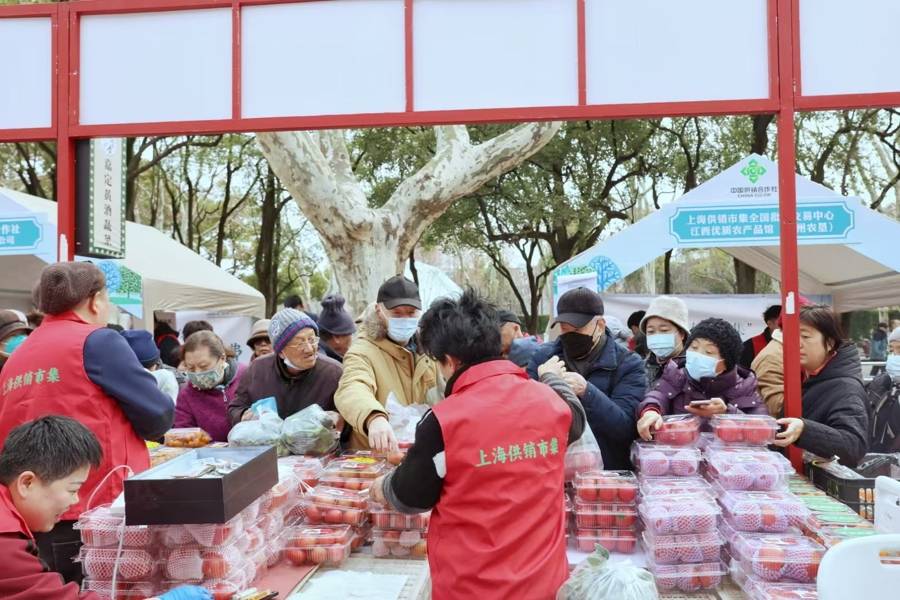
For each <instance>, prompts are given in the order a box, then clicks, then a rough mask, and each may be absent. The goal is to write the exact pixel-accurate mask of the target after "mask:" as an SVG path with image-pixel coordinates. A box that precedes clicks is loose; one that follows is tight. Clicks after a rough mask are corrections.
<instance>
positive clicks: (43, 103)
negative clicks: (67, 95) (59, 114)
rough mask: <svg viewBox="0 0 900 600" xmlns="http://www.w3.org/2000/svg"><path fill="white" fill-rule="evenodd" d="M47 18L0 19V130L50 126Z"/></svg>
mask: <svg viewBox="0 0 900 600" xmlns="http://www.w3.org/2000/svg"><path fill="white" fill-rule="evenodd" d="M51 29H52V28H51V21H50V18H49V17H36V18H31V17H28V18H15V19H0V56H2V57H4V58H3V60H0V81H2V82H3V84H0V129H28V128H32V127H51V126H52V125H53V123H52V119H53V116H52V115H53V112H52V106H53V92H52V90H53V83H52V82H53V58H52V56H51V55H52V48H53V45H52V31H51Z"/></svg>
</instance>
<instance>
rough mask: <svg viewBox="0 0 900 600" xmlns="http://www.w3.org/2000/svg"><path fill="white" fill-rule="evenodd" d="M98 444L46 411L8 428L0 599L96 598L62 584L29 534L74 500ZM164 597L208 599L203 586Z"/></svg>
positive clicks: (1, 495)
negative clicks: (10, 428) (9, 430)
mask: <svg viewBox="0 0 900 600" xmlns="http://www.w3.org/2000/svg"><path fill="white" fill-rule="evenodd" d="M102 455H103V453H102V451H101V449H100V443H99V442H98V441H97V438H96V437H94V434H93V433H91V431H90V430H89V429H87V428H86V427H85V426H84V425H82V424H81V423H79V422H78V421H75V420H74V419H70V418H68V417H60V416H48V417H43V418H40V419H37V420H34V421H30V422H28V423H25V424H24V425H21V426H19V427H16V428H15V429H13V430H12V431H11V432H10V433H9V436H8V437H7V438H6V440H5V441H4V442H3V452H2V453H0V556H2V557H3V568H2V569H0V598H4V599H5V600H31V599H36V598H53V599H54V600H73V599H75V598H79V599H82V600H99V596H97V595H96V594H95V593H93V592H84V593H82V592H80V591H79V589H78V585H77V584H75V583H69V584H64V583H63V579H62V577H61V576H60V575H59V573H54V572H52V571H50V570H49V569H48V568H47V565H46V564H44V563H43V562H42V561H41V559H40V558H39V557H38V550H37V545H36V544H35V541H34V533H33V532H40V531H50V530H51V529H53V527H54V526H55V525H56V524H57V523H58V522H59V520H60V518H61V517H62V516H63V514H65V512H66V511H67V510H69V508H70V507H71V506H73V505H74V504H77V503H78V492H79V490H80V489H81V486H82V484H84V482H85V480H86V479H87V476H88V472H89V471H90V470H91V467H94V468H96V467H98V466H99V465H100V460H101V458H102ZM162 598H164V599H165V600H203V599H206V598H211V596H210V594H209V592H207V591H206V590H204V589H203V588H193V587H191V588H180V589H177V590H173V591H171V592H169V594H166V595H165V596H162Z"/></svg>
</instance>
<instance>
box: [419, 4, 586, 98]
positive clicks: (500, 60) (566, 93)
mask: <svg viewBox="0 0 900 600" xmlns="http://www.w3.org/2000/svg"><path fill="white" fill-rule="evenodd" d="M413 6H414V9H413V19H414V21H415V24H414V28H413V38H414V41H413V48H414V58H413V61H414V71H415V77H414V86H415V108H416V110H417V111H426V110H452V109H477V108H500V107H523V106H526V107H533V106H563V105H566V106H568V105H574V104H577V103H578V35H577V32H578V28H577V8H576V3H575V1H574V0H416V1H415V3H414V5H413Z"/></svg>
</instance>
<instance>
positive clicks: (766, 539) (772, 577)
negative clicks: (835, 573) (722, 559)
mask: <svg viewBox="0 0 900 600" xmlns="http://www.w3.org/2000/svg"><path fill="white" fill-rule="evenodd" d="M731 553H732V556H733V558H734V560H738V561H740V562H741V563H742V567H743V569H744V571H745V572H746V573H752V574H753V575H755V576H756V577H758V578H759V579H761V580H763V581H772V582H782V581H784V582H787V581H795V582H797V583H815V581H816V577H817V576H818V573H819V563H820V562H822V557H823V556H824V555H825V547H824V546H822V545H821V544H819V543H818V542H816V541H814V540H812V539H810V538H808V537H806V536H802V535H773V534H753V533H738V534H737V535H735V536H734V538H732V540H731Z"/></svg>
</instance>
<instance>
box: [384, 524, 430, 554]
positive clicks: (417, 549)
mask: <svg viewBox="0 0 900 600" xmlns="http://www.w3.org/2000/svg"><path fill="white" fill-rule="evenodd" d="M427 555H428V544H427V542H426V541H425V533H423V532H421V531H417V530H413V531H410V530H407V531H396V530H384V529H373V530H372V556H374V557H375V558H414V559H425V557H426V556H427Z"/></svg>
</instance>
